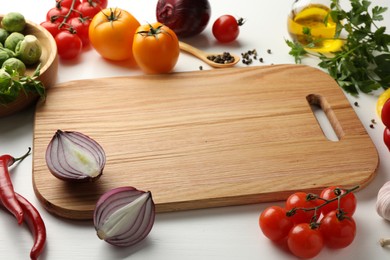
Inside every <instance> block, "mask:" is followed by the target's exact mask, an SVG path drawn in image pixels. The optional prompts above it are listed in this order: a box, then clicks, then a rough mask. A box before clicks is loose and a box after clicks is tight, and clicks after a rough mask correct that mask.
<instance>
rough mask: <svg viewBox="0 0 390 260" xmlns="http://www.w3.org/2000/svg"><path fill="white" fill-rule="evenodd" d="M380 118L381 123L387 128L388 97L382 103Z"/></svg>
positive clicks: (388, 118)
mask: <svg viewBox="0 0 390 260" xmlns="http://www.w3.org/2000/svg"><path fill="white" fill-rule="evenodd" d="M381 118H382V122H383V124H384V125H385V126H386V127H387V128H390V99H388V100H387V101H386V102H385V104H384V105H383V108H382V113H381Z"/></svg>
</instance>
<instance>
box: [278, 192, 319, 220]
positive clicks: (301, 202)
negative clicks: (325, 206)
mask: <svg viewBox="0 0 390 260" xmlns="http://www.w3.org/2000/svg"><path fill="white" fill-rule="evenodd" d="M307 197H308V194H307V193H305V192H296V193H293V194H291V195H290V196H289V197H288V198H287V200H286V206H285V208H286V210H287V211H290V210H292V209H298V208H314V207H316V206H318V205H319V203H320V201H319V200H318V199H314V200H307ZM313 216H314V210H311V211H304V210H300V209H298V210H296V212H295V214H294V215H293V216H291V219H292V221H293V223H294V224H299V223H310V221H311V220H312V218H313Z"/></svg>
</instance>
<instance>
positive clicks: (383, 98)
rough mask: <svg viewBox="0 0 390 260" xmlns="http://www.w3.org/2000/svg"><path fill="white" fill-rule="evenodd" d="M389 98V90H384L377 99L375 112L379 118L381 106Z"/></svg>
mask: <svg viewBox="0 0 390 260" xmlns="http://www.w3.org/2000/svg"><path fill="white" fill-rule="evenodd" d="M389 98H390V88H388V89H386V90H385V91H384V92H383V93H382V94H381V95H380V96H379V97H378V100H377V102H376V112H377V114H378V116H379V117H380V116H381V113H382V108H383V105H384V104H385V103H386V101H387V100H388V99H389Z"/></svg>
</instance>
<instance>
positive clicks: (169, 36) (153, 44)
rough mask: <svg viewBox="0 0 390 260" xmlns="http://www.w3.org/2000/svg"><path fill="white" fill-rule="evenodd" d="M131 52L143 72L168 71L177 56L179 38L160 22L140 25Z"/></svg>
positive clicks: (173, 65) (174, 63)
mask: <svg viewBox="0 0 390 260" xmlns="http://www.w3.org/2000/svg"><path fill="white" fill-rule="evenodd" d="M133 54H134V59H135V61H136V63H137V65H138V66H139V67H140V68H141V69H142V70H143V71H144V72H145V73H149V74H157V73H168V72H170V71H172V69H173V68H174V67H175V65H176V63H177V60H178V58H179V54H180V48H179V40H178V38H177V36H176V34H175V32H174V31H173V30H171V29H169V28H168V27H167V26H165V25H163V24H161V23H158V22H157V23H154V24H145V25H141V26H140V27H138V29H137V31H136V34H135V36H134V42H133Z"/></svg>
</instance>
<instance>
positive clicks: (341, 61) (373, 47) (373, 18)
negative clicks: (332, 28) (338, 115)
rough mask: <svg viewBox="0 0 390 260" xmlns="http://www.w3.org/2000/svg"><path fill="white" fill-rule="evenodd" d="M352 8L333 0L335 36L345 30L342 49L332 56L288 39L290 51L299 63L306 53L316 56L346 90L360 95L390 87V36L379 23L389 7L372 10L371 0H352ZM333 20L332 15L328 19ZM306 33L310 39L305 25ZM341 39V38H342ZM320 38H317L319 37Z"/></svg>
mask: <svg viewBox="0 0 390 260" xmlns="http://www.w3.org/2000/svg"><path fill="white" fill-rule="evenodd" d="M350 3H351V9H350V10H349V11H345V10H343V9H342V8H341V6H340V4H339V0H331V5H330V9H331V10H330V13H329V16H330V17H331V19H332V20H333V21H334V22H335V23H336V35H335V38H340V36H341V35H342V33H344V32H345V34H346V38H345V39H343V41H344V44H343V46H342V48H341V49H340V50H339V51H337V52H334V53H331V55H325V54H323V53H319V52H310V51H309V47H310V46H311V45H313V43H309V44H308V45H305V46H304V45H302V44H301V43H299V42H292V41H290V40H286V43H287V45H288V46H289V47H290V48H291V50H290V52H289V54H290V55H292V56H293V57H294V58H295V62H296V63H302V59H303V58H304V57H306V56H309V55H311V56H315V57H317V58H318V59H319V60H320V62H319V64H318V66H319V67H321V68H323V69H325V70H327V71H328V73H329V75H330V76H331V77H332V78H334V79H335V80H336V81H337V83H338V84H339V85H340V87H342V88H343V89H344V90H345V91H346V92H348V93H350V94H352V95H358V94H359V90H360V91H362V92H363V93H371V92H372V91H375V90H378V89H380V88H383V89H387V88H389V87H390V52H389V47H390V35H389V34H386V27H385V26H380V27H379V26H377V24H376V22H378V21H382V20H383V15H382V14H383V13H384V12H386V11H387V8H386V7H380V6H375V7H373V8H371V9H370V6H371V2H370V1H368V0H350ZM326 19H329V17H327V18H325V21H324V22H326ZM303 33H304V34H305V35H306V36H307V39H310V38H311V37H310V36H311V35H310V29H308V28H304V30H303ZM340 39H341V38H340ZM316 41H317V40H316Z"/></svg>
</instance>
